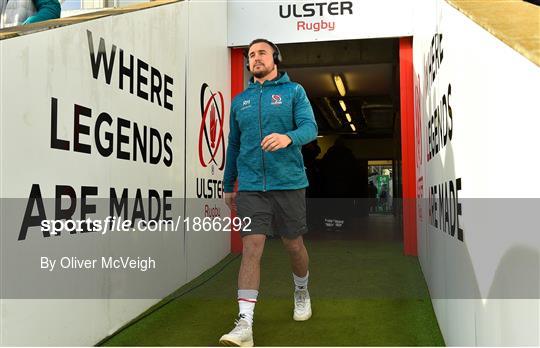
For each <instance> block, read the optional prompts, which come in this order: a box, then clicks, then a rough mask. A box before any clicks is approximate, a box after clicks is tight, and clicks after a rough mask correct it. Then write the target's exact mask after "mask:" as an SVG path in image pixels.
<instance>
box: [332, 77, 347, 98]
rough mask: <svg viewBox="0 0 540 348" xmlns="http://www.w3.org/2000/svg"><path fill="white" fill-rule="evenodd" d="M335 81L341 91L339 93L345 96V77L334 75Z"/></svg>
mask: <svg viewBox="0 0 540 348" xmlns="http://www.w3.org/2000/svg"><path fill="white" fill-rule="evenodd" d="M334 83H335V84H336V88H337V90H338V92H339V95H341V96H342V97H344V96H345V93H346V90H345V84H344V83H343V79H342V78H341V75H334Z"/></svg>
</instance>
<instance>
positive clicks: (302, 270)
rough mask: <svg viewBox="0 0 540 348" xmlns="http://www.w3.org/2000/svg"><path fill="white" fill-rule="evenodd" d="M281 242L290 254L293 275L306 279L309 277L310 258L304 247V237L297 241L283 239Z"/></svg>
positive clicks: (298, 238)
mask: <svg viewBox="0 0 540 348" xmlns="http://www.w3.org/2000/svg"><path fill="white" fill-rule="evenodd" d="M281 240H282V241H283V245H284V246H285V249H286V250H287V252H288V253H289V259H290V260H291V267H292V270H293V273H294V274H295V275H296V276H298V277H301V278H304V277H305V276H307V273H308V266H309V256H308V252H307V249H306V246H305V245H304V239H303V238H302V236H298V237H296V238H295V239H287V238H285V237H281Z"/></svg>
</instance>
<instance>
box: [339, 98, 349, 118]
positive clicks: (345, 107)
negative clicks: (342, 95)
mask: <svg viewBox="0 0 540 348" xmlns="http://www.w3.org/2000/svg"><path fill="white" fill-rule="evenodd" d="M339 105H341V108H342V109H343V111H347V105H345V102H344V101H343V100H341V99H340V100H339ZM349 122H350V121H349Z"/></svg>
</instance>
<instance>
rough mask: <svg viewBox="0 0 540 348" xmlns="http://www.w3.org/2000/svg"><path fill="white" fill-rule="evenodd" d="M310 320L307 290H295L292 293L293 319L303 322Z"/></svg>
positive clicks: (309, 302) (309, 303) (309, 301)
mask: <svg viewBox="0 0 540 348" xmlns="http://www.w3.org/2000/svg"><path fill="white" fill-rule="evenodd" d="M309 318H311V300H310V299H309V293H308V291H307V290H296V291H295V292H294V312H293V319H294V320H296V321H304V320H308V319H309Z"/></svg>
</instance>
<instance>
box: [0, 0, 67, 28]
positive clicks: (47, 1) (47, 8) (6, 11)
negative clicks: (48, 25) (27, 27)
mask: <svg viewBox="0 0 540 348" xmlns="http://www.w3.org/2000/svg"><path fill="white" fill-rule="evenodd" d="M55 18H60V2H59V1H58V0H0V29H3V28H8V27H13V26H16V25H23V24H30V23H36V22H42V21H46V20H49V19H55Z"/></svg>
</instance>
